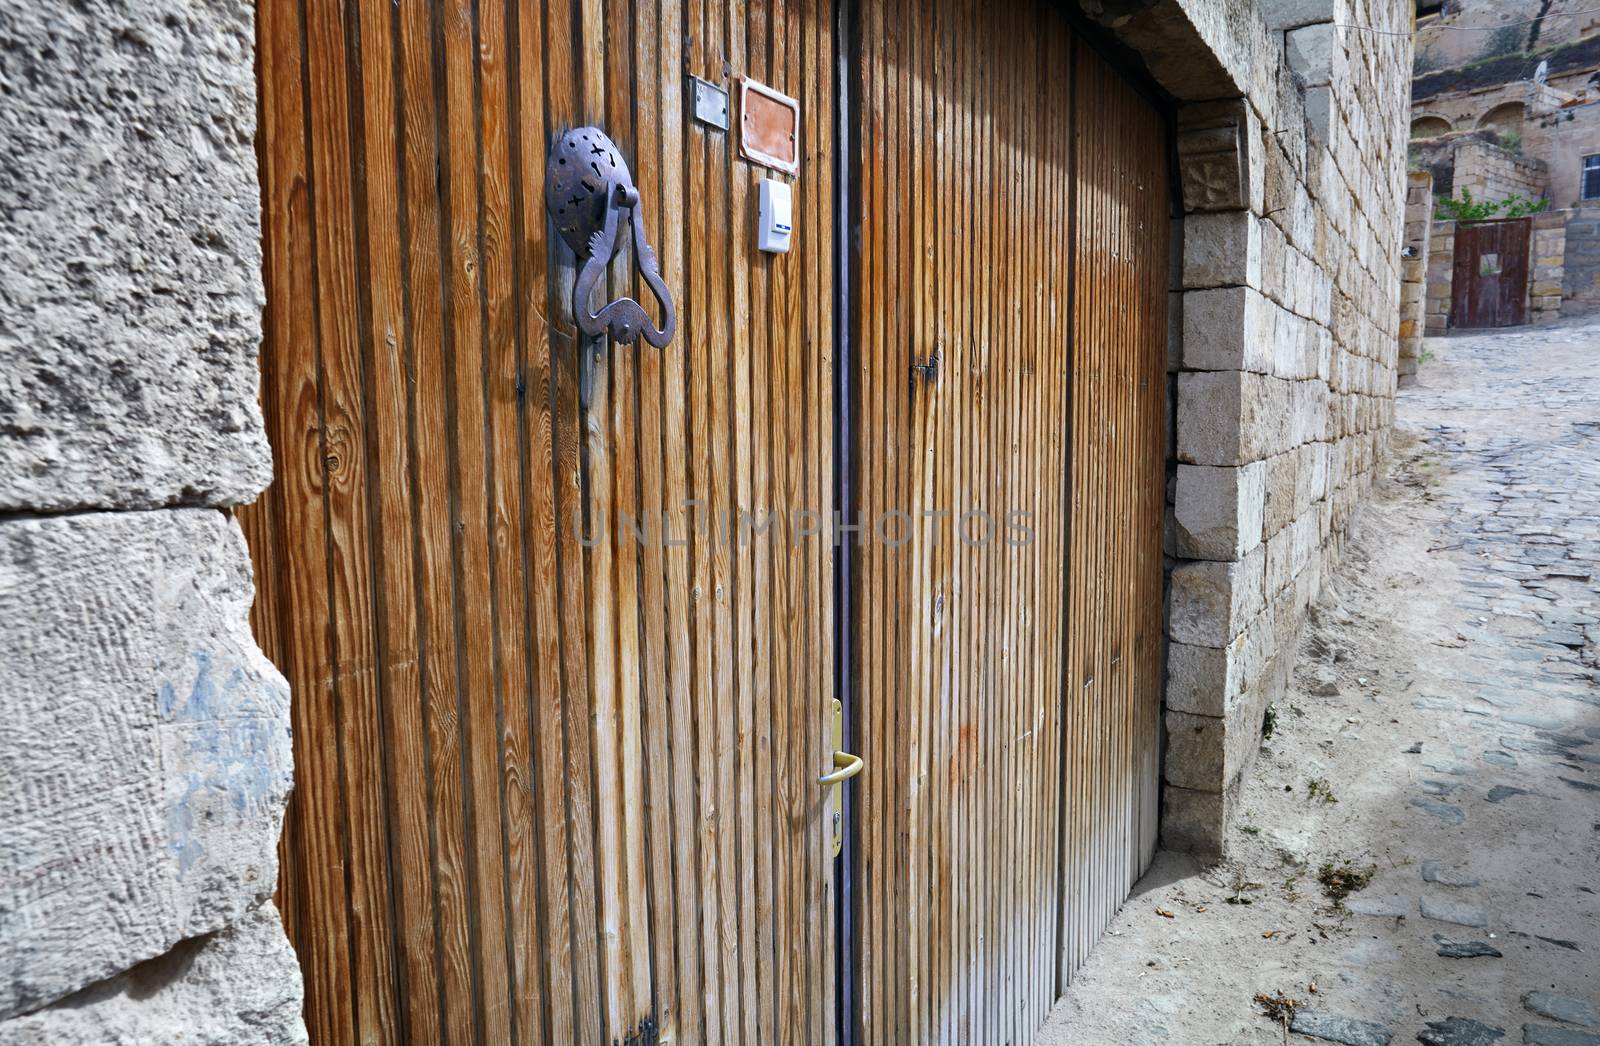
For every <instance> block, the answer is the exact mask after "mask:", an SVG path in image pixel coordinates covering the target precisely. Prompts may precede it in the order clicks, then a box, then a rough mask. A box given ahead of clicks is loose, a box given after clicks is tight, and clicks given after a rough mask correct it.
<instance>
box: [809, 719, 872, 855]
mask: <svg viewBox="0 0 1600 1046" xmlns="http://www.w3.org/2000/svg"><path fill="white" fill-rule="evenodd" d="M866 765H867V764H866V763H863V762H862V761H861V757H860V756H858V755H851V754H850V753H849V752H846V751H845V750H844V705H842V704H840V703H839V699H838V698H834V699H833V773H831V774H823V775H822V776H821V777H819V778H817V784H819V785H828V786H829V794H828V806H829V807H830V809H829V811H828V820H829V821H830V822H832V827H833V856H835V857H838V856H839V854H840V853H841V852H842V851H843V850H844V782H845V781H848V780H850V778H852V777H854V776H855V775H856V774H859V773H860V772H861V768H862V767H863V766H866Z"/></svg>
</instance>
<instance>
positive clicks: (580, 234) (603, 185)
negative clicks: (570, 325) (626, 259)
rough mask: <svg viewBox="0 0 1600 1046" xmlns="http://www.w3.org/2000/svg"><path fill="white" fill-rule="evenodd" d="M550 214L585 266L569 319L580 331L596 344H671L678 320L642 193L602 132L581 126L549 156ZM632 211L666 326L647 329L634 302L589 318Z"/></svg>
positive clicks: (639, 260)
mask: <svg viewBox="0 0 1600 1046" xmlns="http://www.w3.org/2000/svg"><path fill="white" fill-rule="evenodd" d="M544 202H545V209H546V210H548V211H549V212H550V217H551V219H552V220H554V221H555V224H556V231H557V232H559V233H560V234H561V238H562V239H563V240H566V241H567V245H568V246H570V247H571V248H572V252H573V253H574V254H576V255H577V256H578V258H579V259H580V260H581V261H582V264H583V268H582V269H581V270H579V272H578V282H577V284H576V285H575V286H574V287H573V290H572V315H573V316H574V317H575V318H576V319H577V322H578V329H579V330H581V331H583V333H585V334H587V335H589V336H590V337H592V338H595V337H599V336H600V335H602V334H605V333H607V332H610V334H611V337H613V338H615V339H616V340H617V341H619V342H622V343H624V344H627V343H629V342H632V341H633V340H634V339H636V338H638V337H639V335H641V334H643V335H644V340H645V341H647V342H649V343H650V344H652V345H654V346H655V347H656V348H658V349H660V348H664V347H666V344H667V342H669V341H671V340H672V332H673V329H674V328H675V327H676V325H677V315H676V313H675V311H674V310H673V307H672V294H671V292H670V291H668V290H667V285H666V283H665V282H664V281H663V280H662V279H661V268H660V266H659V265H658V264H657V262H656V252H655V251H653V250H651V249H650V244H648V243H646V242H645V238H644V219H643V217H642V216H641V215H640V213H639V190H638V189H636V188H634V185H633V178H632V176H631V175H629V173H628V165H627V164H625V163H624V162H623V161H622V154H621V152H620V151H619V150H618V149H617V147H616V145H615V143H613V142H612V141H611V139H610V138H607V137H606V135H605V133H604V132H602V131H601V130H600V129H599V128H598V127H578V128H574V129H573V130H570V131H568V132H567V133H566V134H564V135H562V136H561V140H560V141H558V142H556V144H555V146H554V147H553V148H552V149H551V150H550V159H549V161H548V163H547V164H546V166H545V194H544ZM622 211H627V212H628V217H627V221H628V222H629V223H630V224H631V225H632V226H633V257H634V264H635V265H637V266H638V268H639V274H640V275H641V276H643V277H644V282H645V283H646V285H648V286H649V288H650V290H651V292H652V293H653V294H655V296H656V301H657V302H659V303H660V305H661V326H659V327H657V326H655V325H654V324H652V323H651V322H650V315H649V314H648V313H647V312H645V311H644V306H642V305H640V304H639V303H638V302H636V301H634V300H633V299H632V298H618V299H617V300H616V301H614V302H611V303H610V304H608V305H605V306H604V307H602V308H601V309H600V310H599V311H597V312H592V311H590V308H589V304H590V298H591V297H592V295H593V294H594V286H595V284H596V283H598V282H600V277H601V275H602V274H603V273H604V272H605V271H606V266H607V265H608V264H609V263H610V262H611V256H612V255H613V254H615V253H616V251H617V247H618V246H619V243H618V237H617V226H618V225H619V224H620V222H621V220H622V219H621V217H620V212H622Z"/></svg>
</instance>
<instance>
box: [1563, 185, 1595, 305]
mask: <svg viewBox="0 0 1600 1046" xmlns="http://www.w3.org/2000/svg"><path fill="white" fill-rule="evenodd" d="M1564 213H1565V215H1566V218H1567V222H1566V225H1565V226H1564V227H1563V229H1562V243H1563V250H1562V262H1563V264H1562V271H1561V314H1562V315H1563V316H1582V315H1586V314H1588V313H1591V312H1594V311H1595V310H1597V309H1600V205H1596V206H1592V207H1578V208H1574V209H1572V210H1570V211H1566V212H1564Z"/></svg>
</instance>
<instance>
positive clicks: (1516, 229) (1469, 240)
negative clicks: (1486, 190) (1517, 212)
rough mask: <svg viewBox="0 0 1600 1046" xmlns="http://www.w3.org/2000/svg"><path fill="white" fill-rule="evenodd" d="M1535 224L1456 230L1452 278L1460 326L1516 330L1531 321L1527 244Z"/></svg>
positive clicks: (1470, 226)
mask: <svg viewBox="0 0 1600 1046" xmlns="http://www.w3.org/2000/svg"><path fill="white" fill-rule="evenodd" d="M1531 230H1532V221H1531V220H1530V219H1528V218H1513V219H1508V220H1504V221H1487V222H1471V223H1462V224H1459V225H1457V226H1456V247H1455V251H1456V253H1455V266H1454V272H1453V274H1452V277H1451V281H1452V282H1451V293H1452V297H1453V298H1454V302H1453V306H1454V307H1453V316H1454V323H1455V326H1457V327H1514V326H1517V325H1519V324H1523V323H1526V322H1527V300H1528V240H1529V237H1530V235H1531Z"/></svg>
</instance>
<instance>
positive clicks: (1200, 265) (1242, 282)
mask: <svg viewBox="0 0 1600 1046" xmlns="http://www.w3.org/2000/svg"><path fill="white" fill-rule="evenodd" d="M1183 285H1184V287H1186V288H1191V289H1192V288H1198V287H1237V286H1248V287H1260V286H1261V223H1260V221H1259V220H1258V219H1257V218H1256V217H1255V215H1253V214H1251V213H1250V212H1249V211H1219V212H1217V213H1215V214H1192V215H1190V216H1189V217H1188V218H1187V219H1185V220H1184V223H1183Z"/></svg>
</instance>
